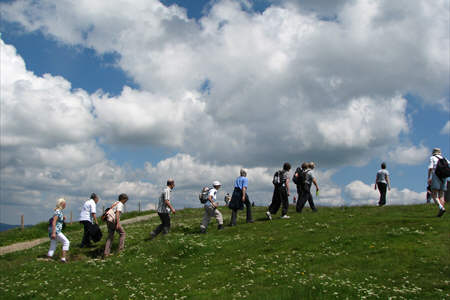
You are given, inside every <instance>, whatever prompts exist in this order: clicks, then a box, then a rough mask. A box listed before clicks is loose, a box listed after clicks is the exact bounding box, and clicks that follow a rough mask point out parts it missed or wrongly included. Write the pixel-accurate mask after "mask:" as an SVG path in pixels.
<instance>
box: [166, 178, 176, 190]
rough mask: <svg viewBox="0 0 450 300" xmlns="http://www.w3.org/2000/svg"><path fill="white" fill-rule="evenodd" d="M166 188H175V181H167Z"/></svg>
mask: <svg viewBox="0 0 450 300" xmlns="http://www.w3.org/2000/svg"><path fill="white" fill-rule="evenodd" d="M167 186H168V187H170V188H171V189H173V188H174V187H175V180H173V179H172V178H169V179H167Z"/></svg>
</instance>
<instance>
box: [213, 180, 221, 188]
mask: <svg viewBox="0 0 450 300" xmlns="http://www.w3.org/2000/svg"><path fill="white" fill-rule="evenodd" d="M221 186H222V184H220V182H219V181H217V180H215V181H213V187H214V188H215V189H216V190H218V189H220V187H221Z"/></svg>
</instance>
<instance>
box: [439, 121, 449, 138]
mask: <svg viewBox="0 0 450 300" xmlns="http://www.w3.org/2000/svg"><path fill="white" fill-rule="evenodd" d="M441 134H447V135H450V121H447V123H445V125H444V127H442V129H441Z"/></svg>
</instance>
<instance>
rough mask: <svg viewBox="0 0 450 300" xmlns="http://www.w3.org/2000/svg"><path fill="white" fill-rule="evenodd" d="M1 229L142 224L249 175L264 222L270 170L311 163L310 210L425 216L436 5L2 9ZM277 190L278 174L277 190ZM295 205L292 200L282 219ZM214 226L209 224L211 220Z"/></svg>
mask: <svg viewBox="0 0 450 300" xmlns="http://www.w3.org/2000/svg"><path fill="white" fill-rule="evenodd" d="M0 12H1V17H0V20H1V23H0V32H1V41H0V63H1V64H0V88H1V90H0V117H1V119H0V125H1V127H0V130H1V131H0V142H1V148H0V150H1V152H0V163H1V166H0V189H1V190H0V197H1V199H0V222H2V223H9V224H18V223H19V222H20V215H22V214H23V215H24V216H25V223H27V224H34V223H36V222H39V221H43V220H46V219H48V218H49V216H50V215H51V213H52V209H53V208H54V206H55V203H56V200H57V199H58V198H60V197H64V198H65V199H66V200H67V208H66V214H67V215H68V214H69V213H70V211H72V212H73V217H74V220H77V218H78V215H79V211H80V208H81V205H82V203H83V202H84V201H86V200H87V198H88V197H89V195H90V194H91V193H93V192H95V193H97V194H98V195H99V196H100V199H101V200H100V202H99V204H98V206H99V209H98V213H100V208H101V207H102V206H105V207H108V206H110V205H111V203H112V202H113V201H114V200H115V199H116V198H117V196H118V195H119V194H120V193H127V194H128V195H129V197H130V201H128V203H127V209H128V210H135V209H137V207H138V203H141V205H142V207H145V208H151V207H152V205H154V204H155V203H156V202H157V199H158V196H159V193H160V191H161V189H162V187H163V186H164V185H165V182H166V180H167V179H168V178H169V177H173V178H174V179H175V183H176V187H175V189H174V204H175V207H176V208H178V209H180V208H183V207H200V206H201V205H200V203H199V201H198V193H199V192H200V190H201V188H202V187H203V186H207V185H211V183H212V181H213V180H219V181H221V182H222V184H223V186H222V189H221V190H220V193H219V196H218V199H219V200H222V199H223V196H224V193H226V192H230V193H231V192H232V189H233V183H234V180H235V178H236V177H238V175H239V170H240V169H241V168H246V169H247V170H248V178H249V189H248V193H249V196H250V199H251V201H254V202H255V203H256V204H257V205H268V204H270V200H271V194H272V190H273V186H272V183H271V181H272V176H273V173H274V172H275V171H277V170H278V169H280V168H281V166H282V164H283V163H284V162H290V163H291V164H292V166H293V168H294V169H295V167H297V166H298V165H299V164H301V162H304V161H314V162H315V163H316V170H315V175H316V177H317V181H318V183H319V187H320V197H317V198H316V199H315V202H316V203H317V204H318V205H322V206H324V205H328V206H342V205H376V203H377V201H378V193H377V191H375V190H374V188H373V183H374V180H375V174H376V172H377V170H378V169H379V168H380V164H381V162H383V161H384V162H386V163H387V169H388V170H389V172H390V174H391V181H392V190H391V191H390V192H389V194H388V200H387V201H388V204H396V205H407V204H417V203H424V202H425V188H426V175H427V168H428V162H429V157H430V154H431V151H432V149H433V148H434V147H439V148H441V150H442V152H443V154H444V156H447V157H448V156H450V155H449V150H450V138H449V136H450V96H449V93H450V92H449V91H450V83H449V82H450V71H449V69H450V57H449V53H450V51H449V50H450V49H449V45H450V37H449V35H450V34H449V1H447V0H436V1H432V2H431V1H426V0H424V1H421V0H399V1H388V0H384V1H383V0H380V1H373V0H348V1H345V0H339V1H325V0H273V1H272V0H253V1H252V0H241V1H237V0H213V1H187V0H178V1H175V0H165V1H158V0H133V1H131V0H123V1H106V0H97V1H88V0H78V1H68V0H40V1H32V0H16V1H1V2H0ZM291 175H292V172H291ZM294 194H295V193H291V198H290V201H292V196H293V195H294ZM224 209H225V208H224Z"/></svg>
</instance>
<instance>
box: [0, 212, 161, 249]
mask: <svg viewBox="0 0 450 300" xmlns="http://www.w3.org/2000/svg"><path fill="white" fill-rule="evenodd" d="M155 216H157V214H150V215H145V216H139V217H135V218H130V219H126V220H123V221H121V223H122V224H124V225H126V224H132V223H136V222H141V221H146V220H149V219H151V218H153V217H155ZM101 228H102V229H106V225H102V226H101ZM45 242H48V237H45V238H39V239H35V240H32V241H27V242H20V243H15V244H12V245H8V246H4V247H0V255H4V254H7V253H11V252H16V251H22V250H26V249H30V248H33V247H35V246H37V245H40V244H43V243H45Z"/></svg>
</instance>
